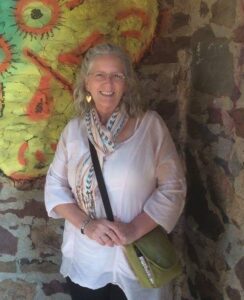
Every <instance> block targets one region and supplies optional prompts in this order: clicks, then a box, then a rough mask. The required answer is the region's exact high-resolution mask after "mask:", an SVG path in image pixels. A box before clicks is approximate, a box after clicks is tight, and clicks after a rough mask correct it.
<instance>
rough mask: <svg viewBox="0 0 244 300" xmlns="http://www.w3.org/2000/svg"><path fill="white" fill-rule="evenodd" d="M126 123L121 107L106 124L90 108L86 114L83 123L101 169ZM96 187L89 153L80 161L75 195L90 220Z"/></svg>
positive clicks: (92, 213) (94, 214)
mask: <svg viewBox="0 0 244 300" xmlns="http://www.w3.org/2000/svg"><path fill="white" fill-rule="evenodd" d="M127 121H128V115H127V113H126V111H125V109H124V108H123V106H122V107H120V108H118V109H116V110H115V111H114V112H113V114H112V115H111V117H110V118H109V120H108V122H107V124H106V125H105V126H104V125H102V124H101V122H100V119H99V116H98V114H97V111H96V110H95V109H94V108H92V109H91V110H90V111H89V112H87V113H86V116H85V122H86V127H87V133H88V138H89V140H90V141H91V142H92V143H93V145H94V146H95V148H96V150H97V154H98V158H99V162H100V165H101V168H102V167H103V159H104V157H105V155H108V154H110V153H112V152H114V150H115V146H116V144H115V138H116V136H117V135H118V134H119V133H120V132H121V130H122V129H123V128H124V126H125V124H126V123H127ZM96 187H97V180H96V175H95V173H94V168H93V164H92V160H91V155H90V151H88V152H87V153H86V154H85V155H84V156H83V157H82V159H81V161H80V163H79V165H78V167H77V173H76V194H77V202H78V205H79V207H80V208H81V209H82V210H84V211H85V212H86V213H87V214H88V215H90V217H91V218H96V213H95V195H94V191H95V189H96Z"/></svg>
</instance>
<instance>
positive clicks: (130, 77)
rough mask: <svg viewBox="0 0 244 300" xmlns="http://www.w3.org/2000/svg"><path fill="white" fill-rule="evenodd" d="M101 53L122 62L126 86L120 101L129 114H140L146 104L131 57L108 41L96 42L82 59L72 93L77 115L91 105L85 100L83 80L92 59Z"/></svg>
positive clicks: (85, 92) (81, 113) (81, 114)
mask: <svg viewBox="0 0 244 300" xmlns="http://www.w3.org/2000/svg"><path fill="white" fill-rule="evenodd" d="M102 55H115V56H117V57H118V58H119V59H120V60H121V62H122V63H123V65H124V68H125V80H126V87H127V88H126V92H125V94H124V95H123V98H122V100H121V103H124V104H125V109H126V111H127V113H128V115H129V116H131V117H137V116H140V115H141V114H143V112H144V111H145V110H146V105H145V103H144V102H143V101H142V98H141V97H140V93H139V86H138V80H137V77H136V74H135V71H134V68H133V65H132V62H131V59H130V57H129V55H128V54H127V53H126V52H125V51H124V50H122V48H120V47H118V46H116V45H113V44H110V43H105V44H98V45H96V46H95V47H93V48H90V49H89V50H88V51H87V53H86V55H85V57H84V59H83V61H82V64H81V67H80V70H79V72H78V74H77V78H76V83H75V87H74V93H73V96H74V105H75V109H76V111H77V113H78V115H80V116H84V114H85V113H86V112H87V111H89V109H90V107H91V105H92V102H90V103H88V102H87V101H86V96H87V94H88V92H87V90H86V85H85V81H86V78H87V76H88V74H89V71H90V69H91V65H92V62H93V60H94V59H95V58H96V57H98V56H102Z"/></svg>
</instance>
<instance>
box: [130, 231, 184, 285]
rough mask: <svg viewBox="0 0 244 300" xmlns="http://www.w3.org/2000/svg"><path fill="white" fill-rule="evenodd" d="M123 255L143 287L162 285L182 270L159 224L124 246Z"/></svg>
mask: <svg viewBox="0 0 244 300" xmlns="http://www.w3.org/2000/svg"><path fill="white" fill-rule="evenodd" d="M125 255H126V257H127V259H128V262H129V264H130V266H131V268H132V270H133V271H134V273H135V275H136V277H137V279H138V281H139V282H140V284H141V286H143V287H145V288H157V287H162V286H163V285H165V284H167V283H168V282H169V281H171V280H172V279H174V278H175V277H177V276H178V275H180V274H181V272H182V266H181V263H180V260H179V258H178V257H177V255H176V253H175V250H174V248H173V245H172V243H171V242H170V241H169V239H168V237H167V235H166V233H165V232H164V231H163V229H162V228H161V227H159V226H158V227H156V228H155V229H153V230H152V231H150V232H149V233H147V234H146V235H144V236H143V237H141V238H140V239H138V240H137V241H135V242H133V243H132V244H130V245H127V246H125Z"/></svg>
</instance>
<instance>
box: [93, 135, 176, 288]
mask: <svg viewBox="0 0 244 300" xmlns="http://www.w3.org/2000/svg"><path fill="white" fill-rule="evenodd" d="M88 141H89V147H90V152H91V158H92V162H93V167H94V171H95V174H96V177H97V182H98V187H99V190H100V193H101V197H102V200H103V205H104V208H105V212H106V215H107V219H108V220H110V221H114V217H113V212H112V208H111V205H110V201H109V197H108V193H107V189H106V186H105V182H104V179H103V175H102V170H101V167H100V164H99V160H98V157H97V151H96V149H95V147H94V146H93V144H92V143H91V142H90V140H88ZM124 249H125V255H126V257H127V260H128V262H129V264H130V266H131V268H132V270H133V271H134V273H135V275H136V277H137V279H138V281H139V283H140V284H141V286H142V287H145V288H158V287H161V286H163V285H165V284H167V283H168V282H169V281H170V280H172V279H173V278H175V277H177V276H178V275H179V274H180V273H181V272H182V266H181V263H180V260H179V258H178V257H177V255H176V253H175V250H174V248H173V245H172V243H171V242H170V241H169V239H168V237H167V235H166V233H165V232H164V231H163V229H162V228H161V227H160V226H157V227H156V228H155V229H153V230H152V231H150V232H149V233H147V234H145V235H144V236H143V237H141V238H140V239H138V240H137V241H135V242H133V243H132V244H129V245H126V246H125V247H124Z"/></svg>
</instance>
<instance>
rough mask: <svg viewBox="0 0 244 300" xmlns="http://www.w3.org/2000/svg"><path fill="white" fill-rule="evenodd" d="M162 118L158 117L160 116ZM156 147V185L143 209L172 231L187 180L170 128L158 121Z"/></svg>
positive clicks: (182, 204) (182, 201)
mask: <svg viewBox="0 0 244 300" xmlns="http://www.w3.org/2000/svg"><path fill="white" fill-rule="evenodd" d="M158 117H159V116H158ZM156 127H157V128H154V132H157V138H156V139H157V142H156V143H157V145H156V147H155V148H156V150H155V159H156V160H155V163H156V168H155V170H156V179H157V186H156V189H155V190H154V191H153V193H152V194H151V196H150V197H149V199H148V200H147V201H146V203H145V205H144V211H145V212H146V213H147V214H148V215H149V216H150V217H151V218H152V219H153V220H154V221H155V222H156V223H158V224H159V225H161V226H162V227H163V228H164V229H165V230H166V231H167V232H170V231H172V229H173V228H174V226H175V225H176V222H177V220H178V219H179V217H180V214H181V213H182V210H183V207H184V204H185V196H186V182H185V176H184V172H183V168H182V164H181V161H180V158H179V156H178V154H177V151H176V148H175V145H174V143H173V140H172V138H171V136H170V133H169V131H168V128H167V127H166V125H165V124H164V122H163V121H162V120H159V122H157V124H156Z"/></svg>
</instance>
